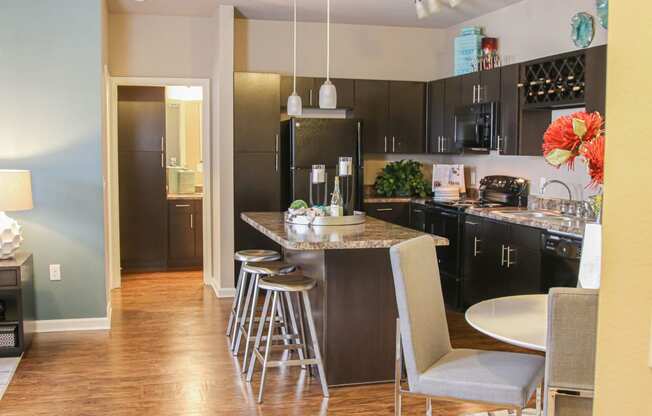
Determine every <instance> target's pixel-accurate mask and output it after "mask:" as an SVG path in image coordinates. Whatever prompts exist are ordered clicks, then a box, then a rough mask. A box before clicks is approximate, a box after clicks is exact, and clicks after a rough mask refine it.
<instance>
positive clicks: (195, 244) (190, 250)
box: [168, 199, 203, 268]
mask: <svg viewBox="0 0 652 416" xmlns="http://www.w3.org/2000/svg"><path fill="white" fill-rule="evenodd" d="M168 223H169V225H168V267H170V268H180V267H181V268H183V267H190V268H197V267H201V265H202V259H203V252H202V250H203V241H202V238H203V233H202V201H201V200H194V199H178V200H170V201H168Z"/></svg>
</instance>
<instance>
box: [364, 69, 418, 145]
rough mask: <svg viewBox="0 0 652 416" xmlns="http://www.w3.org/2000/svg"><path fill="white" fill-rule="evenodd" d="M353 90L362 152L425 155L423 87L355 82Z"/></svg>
mask: <svg viewBox="0 0 652 416" xmlns="http://www.w3.org/2000/svg"><path fill="white" fill-rule="evenodd" d="M354 90H355V108H354V115H355V117H356V118H360V119H362V122H363V128H362V131H363V133H362V137H363V146H364V149H365V152H367V153H422V152H424V151H425V139H426V122H425V115H426V84H425V83H423V82H403V81H367V80H356V81H355V88H354Z"/></svg>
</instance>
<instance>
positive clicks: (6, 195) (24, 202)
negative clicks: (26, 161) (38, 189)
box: [0, 169, 34, 211]
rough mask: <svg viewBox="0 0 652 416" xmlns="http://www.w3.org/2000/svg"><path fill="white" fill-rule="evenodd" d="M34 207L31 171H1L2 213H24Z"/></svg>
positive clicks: (0, 206)
mask: <svg viewBox="0 0 652 416" xmlns="http://www.w3.org/2000/svg"><path fill="white" fill-rule="evenodd" d="M33 206H34V205H33V203H32V174H31V173H30V171H28V170H6V169H0V211H22V210H28V209H32V208H33Z"/></svg>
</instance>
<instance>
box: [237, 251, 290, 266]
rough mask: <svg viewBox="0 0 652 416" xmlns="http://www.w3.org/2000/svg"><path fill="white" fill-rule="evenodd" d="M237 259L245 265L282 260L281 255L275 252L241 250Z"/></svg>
mask: <svg viewBox="0 0 652 416" xmlns="http://www.w3.org/2000/svg"><path fill="white" fill-rule="evenodd" d="M235 259H236V260H237V261H241V262H243V263H250V262H260V261H275V260H280V259H281V255H280V254H279V253H278V252H277V251H274V250H240V251H237V252H236V253H235Z"/></svg>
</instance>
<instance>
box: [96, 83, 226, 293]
mask: <svg viewBox="0 0 652 416" xmlns="http://www.w3.org/2000/svg"><path fill="white" fill-rule="evenodd" d="M119 85H138V86H153V87H165V86H168V85H184V86H197V87H202V90H203V91H202V93H203V100H202V101H203V102H202V141H203V143H202V161H203V169H204V198H203V201H202V209H203V237H204V247H203V248H204V264H203V272H204V284H205V285H209V284H211V283H210V282H211V281H212V270H213V240H214V236H213V234H212V230H213V224H212V222H213V214H214V213H213V210H212V207H213V204H212V200H213V195H212V178H211V173H212V166H213V161H212V150H211V149H212V140H211V138H212V136H211V83H210V80H209V79H207V78H141V77H112V78H111V108H110V111H111V120H110V122H111V128H110V132H111V135H110V137H109V145H108V148H109V152H108V156H107V157H108V160H109V163H111V164H113V165H114V166H113V168H114V169H113V172H116V173H115V175H114V176H113V177H112V178H110V179H109V186H108V188H109V189H112V187H115V188H116V190H110V191H109V195H112V197H113V198H116V199H117V198H118V194H119V192H118V191H117V188H118V187H119V183H118V177H117V163H118V158H117V151H118V150H117V149H118V138H117V134H118V133H117V131H118V118H117V113H118V86H119ZM116 222H117V221H116ZM117 224H118V227H119V222H117ZM114 227H115V226H114ZM113 234H114V235H117V236H118V237H117V238H118V239H119V234H120V233H119V228H118V229H117V230H116V229H115V228H114V233H113ZM110 254H111V253H107V255H110ZM111 257H112V258H110V259H109V262H111V263H112V264H115V262H117V264H118V266H117V270H119V263H120V255H119V253H118V254H117V255H113V256H111ZM116 257H117V258H116ZM114 270H116V269H114ZM121 280H122V277H121V275H120V274H116V273H114V275H113V276H112V285H111V287H112V288H113V289H116V288H119V287H121V285H122V281H121Z"/></svg>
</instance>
